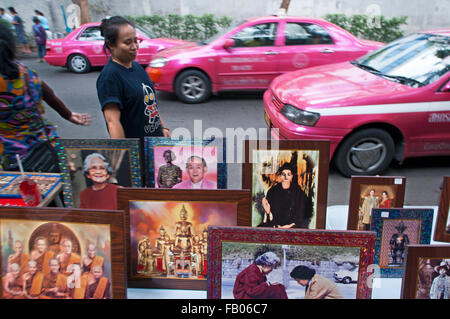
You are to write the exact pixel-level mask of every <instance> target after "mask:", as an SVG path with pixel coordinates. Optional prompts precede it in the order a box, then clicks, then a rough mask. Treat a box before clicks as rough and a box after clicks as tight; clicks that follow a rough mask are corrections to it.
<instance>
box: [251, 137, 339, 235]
mask: <svg viewBox="0 0 450 319" xmlns="http://www.w3.org/2000/svg"><path fill="white" fill-rule="evenodd" d="M244 148H245V149H244V154H245V159H244V163H243V164H242V188H243V189H250V190H251V192H252V214H251V219H250V220H249V222H248V223H249V225H250V226H253V227H258V226H263V227H278V226H279V225H280V224H283V225H280V226H285V227H294V228H310V229H325V226H326V209H327V192H328V170H329V157H330V156H329V154H330V143H329V141H303V140H295V141H294V140H282V141H274V140H259V141H249V140H246V141H245V145H244ZM284 169H288V170H289V171H291V175H293V178H292V181H291V182H290V187H291V189H292V187H294V188H299V189H300V190H299V191H295V194H298V195H296V196H299V197H298V198H299V200H297V201H295V202H294V201H293V205H294V204H295V205H298V206H296V207H295V208H294V210H299V211H302V212H303V214H304V212H305V210H306V211H308V210H309V209H308V208H306V209H304V208H302V207H309V206H311V205H312V207H313V208H312V217H311V218H310V219H308V218H307V216H306V217H305V218H303V217H302V216H298V215H297V216H294V217H289V218H283V217H281V216H282V215H281V214H279V213H276V212H275V210H277V211H287V210H288V209H292V208H287V209H282V208H277V207H278V206H279V203H280V202H277V201H276V200H274V199H275V198H280V196H281V195H280V193H282V192H283V191H282V190H281V188H282V184H281V183H280V182H279V180H281V175H282V174H281V173H280V172H279V170H284ZM298 171H301V173H300V174H298ZM295 177H297V178H295ZM292 183H294V184H292ZM297 185H298V187H297ZM269 190H270V192H271V193H272V194H275V193H277V195H273V196H272V195H268V192H269ZM302 194H304V195H302ZM304 196H306V198H307V199H306V200H305V199H304ZM266 197H267V198H269V200H267V202H268V203H269V204H270V203H271V202H272V205H271V207H270V214H266V213H265V211H266V208H264V207H265V206H264V204H263V199H264V198H266ZM271 198H272V199H271ZM284 202H287V201H284ZM274 207H275V208H274ZM299 207H300V208H299ZM272 210H274V212H272ZM267 216H268V217H267ZM280 217H281V219H280ZM297 218H298V219H297ZM293 219H295V220H296V221H295V222H294V221H293ZM278 221H279V222H280V223H278ZM292 225H294V226H292Z"/></svg>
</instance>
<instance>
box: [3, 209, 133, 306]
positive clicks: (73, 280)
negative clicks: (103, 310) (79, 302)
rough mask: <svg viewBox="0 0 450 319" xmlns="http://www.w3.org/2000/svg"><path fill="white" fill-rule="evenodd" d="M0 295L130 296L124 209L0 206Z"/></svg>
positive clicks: (103, 297)
mask: <svg viewBox="0 0 450 319" xmlns="http://www.w3.org/2000/svg"><path fill="white" fill-rule="evenodd" d="M0 246H1V250H0V251H1V259H0V269H1V277H2V285H1V287H0V296H1V297H2V298H5V299H117V298H121V299H122V298H123V299H126V297H127V293H126V280H125V249H124V222H123V213H121V212H119V211H106V210H104V211H95V210H81V209H68V208H19V207H2V208H0Z"/></svg>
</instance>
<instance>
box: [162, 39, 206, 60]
mask: <svg viewBox="0 0 450 319" xmlns="http://www.w3.org/2000/svg"><path fill="white" fill-rule="evenodd" d="M204 47H205V46H200V45H197V44H196V43H195V42H188V41H183V42H181V44H179V45H176V46H172V47H170V48H167V49H165V50H163V51H161V52H159V53H158V54H157V55H155V57H154V58H159V57H164V58H169V57H172V56H174V55H176V54H178V53H185V52H191V51H196V50H197V49H202V48H204Z"/></svg>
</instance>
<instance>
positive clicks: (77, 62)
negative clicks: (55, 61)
mask: <svg viewBox="0 0 450 319" xmlns="http://www.w3.org/2000/svg"><path fill="white" fill-rule="evenodd" d="M70 63H71V64H72V67H73V68H74V69H75V70H77V71H83V70H84V69H85V68H86V60H85V59H84V58H83V57H81V56H76V57H73V58H72V60H71V62H70Z"/></svg>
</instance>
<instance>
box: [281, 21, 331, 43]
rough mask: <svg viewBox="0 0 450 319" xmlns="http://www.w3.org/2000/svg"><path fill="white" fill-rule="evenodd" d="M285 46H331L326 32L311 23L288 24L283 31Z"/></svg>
mask: <svg viewBox="0 0 450 319" xmlns="http://www.w3.org/2000/svg"><path fill="white" fill-rule="evenodd" d="M284 36H285V45H311V44H332V43H333V40H332V39H331V37H330V35H329V34H328V32H327V31H326V30H325V29H324V28H322V27H321V26H318V25H317V24H313V23H295V22H288V23H287V24H286V29H285V31H284Z"/></svg>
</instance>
